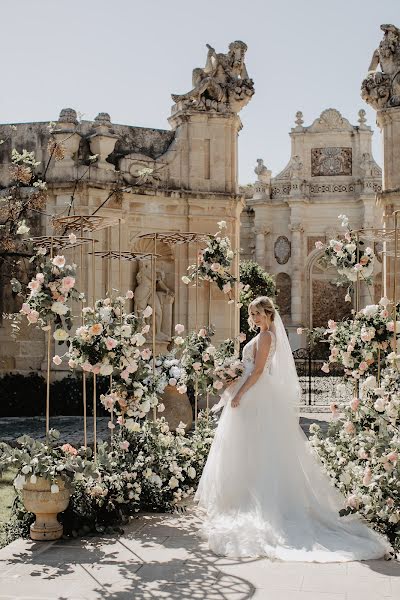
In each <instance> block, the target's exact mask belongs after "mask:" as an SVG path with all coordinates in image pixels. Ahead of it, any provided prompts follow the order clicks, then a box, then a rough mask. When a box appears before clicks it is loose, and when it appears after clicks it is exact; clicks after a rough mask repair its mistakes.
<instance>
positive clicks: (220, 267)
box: [182, 221, 236, 302]
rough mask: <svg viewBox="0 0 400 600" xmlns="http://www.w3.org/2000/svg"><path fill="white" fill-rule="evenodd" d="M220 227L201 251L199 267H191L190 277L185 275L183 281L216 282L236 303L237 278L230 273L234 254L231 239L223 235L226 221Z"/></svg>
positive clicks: (219, 224) (230, 300) (189, 269)
mask: <svg viewBox="0 0 400 600" xmlns="http://www.w3.org/2000/svg"><path fill="white" fill-rule="evenodd" d="M218 227H219V230H218V231H217V233H216V234H215V235H214V236H209V237H208V242H207V246H206V247H205V248H204V249H203V250H200V252H199V255H198V265H190V266H189V267H188V275H184V276H183V277H182V281H183V283H185V284H189V283H190V282H191V281H196V278H198V279H199V280H202V281H214V283H216V284H217V285H218V287H219V289H220V290H222V291H223V292H224V294H227V296H228V298H229V302H234V300H233V298H232V288H233V285H234V284H235V282H236V278H235V277H234V276H233V275H231V274H230V272H229V270H230V268H231V266H232V261H233V257H234V252H233V250H232V248H231V242H230V239H229V237H227V236H226V235H224V234H223V231H224V230H225V229H226V228H227V225H226V221H219V223H218Z"/></svg>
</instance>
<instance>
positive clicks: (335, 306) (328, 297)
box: [312, 279, 352, 327]
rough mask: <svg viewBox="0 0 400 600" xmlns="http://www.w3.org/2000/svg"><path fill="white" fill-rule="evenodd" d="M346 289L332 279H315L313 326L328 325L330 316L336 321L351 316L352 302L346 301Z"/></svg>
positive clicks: (313, 283)
mask: <svg viewBox="0 0 400 600" xmlns="http://www.w3.org/2000/svg"><path fill="white" fill-rule="evenodd" d="M345 295H346V290H345V288H343V287H337V286H336V284H334V283H331V282H330V281H324V280H321V279H314V280H313V282H312V298H313V305H312V311H313V327H326V326H327V322H328V316H329V318H330V319H333V320H334V321H340V320H341V319H343V318H348V317H350V316H351V308H352V304H351V302H346V301H345V299H344V297H345Z"/></svg>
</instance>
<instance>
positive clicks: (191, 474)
mask: <svg viewBox="0 0 400 600" xmlns="http://www.w3.org/2000/svg"><path fill="white" fill-rule="evenodd" d="M187 474H188V475H189V477H190V479H194V478H195V477H196V470H195V469H194V468H193V467H189V468H188V470H187Z"/></svg>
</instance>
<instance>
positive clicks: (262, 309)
mask: <svg viewBox="0 0 400 600" xmlns="http://www.w3.org/2000/svg"><path fill="white" fill-rule="evenodd" d="M251 309H253V310H256V311H257V312H259V313H261V314H263V313H264V314H265V315H269V316H270V317H271V321H273V320H274V318H275V305H274V303H273V301H272V300H271V298H268V296H259V297H258V298H255V299H254V300H252V302H250V304H249V306H248V312H249V318H248V319H247V322H248V324H249V328H250V330H251V331H256V329H257V328H256V326H255V325H254V322H253V319H252V316H251Z"/></svg>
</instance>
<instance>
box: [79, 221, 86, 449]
mask: <svg viewBox="0 0 400 600" xmlns="http://www.w3.org/2000/svg"><path fill="white" fill-rule="evenodd" d="M80 221H81V238H83V217H81V218H80ZM80 271H81V272H80V276H81V281H82V288H83V293H84V294H85V296H86V287H87V286H86V282H85V278H84V273H85V271H84V269H83V244H81V247H80ZM83 304H84V302H83V300H82V301H81V325H84V324H85V315H84V313H83V310H82V309H83ZM82 402H83V445H84V447H85V448H86V447H87V398H86V373H85V371H83V373H82Z"/></svg>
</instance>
